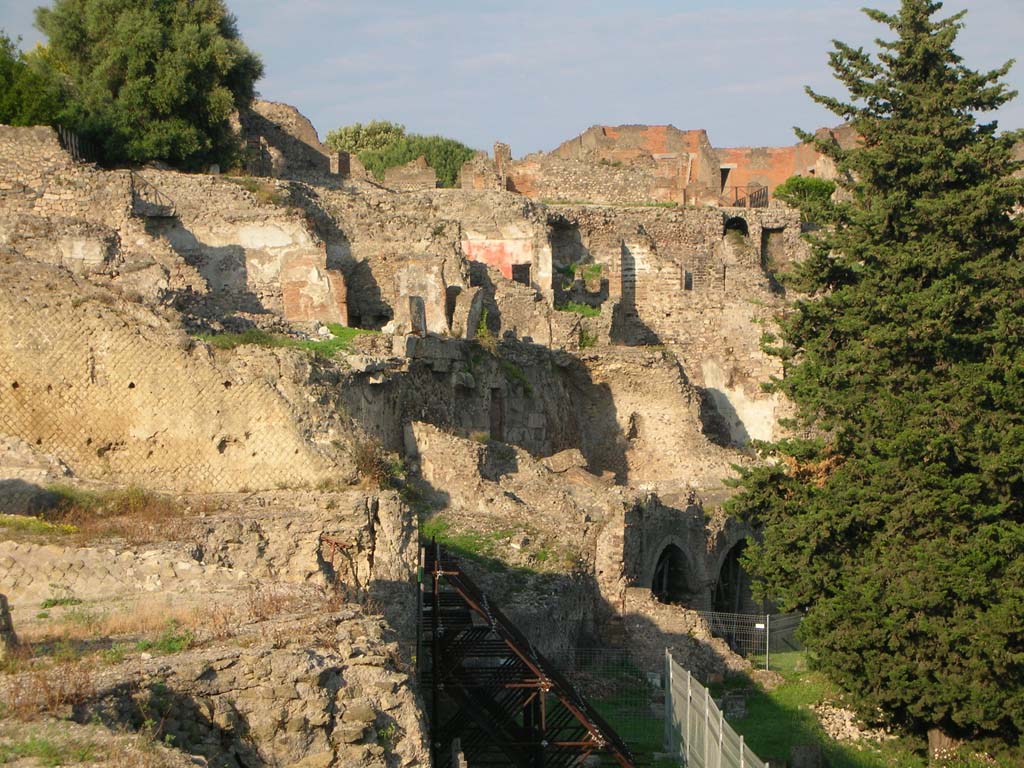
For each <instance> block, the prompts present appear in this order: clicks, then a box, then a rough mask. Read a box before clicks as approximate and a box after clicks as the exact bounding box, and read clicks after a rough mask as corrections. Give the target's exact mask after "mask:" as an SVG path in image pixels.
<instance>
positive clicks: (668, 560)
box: [651, 544, 690, 603]
mask: <svg viewBox="0 0 1024 768" xmlns="http://www.w3.org/2000/svg"><path fill="white" fill-rule="evenodd" d="M687 571H688V569H687V567H686V555H684V554H683V550H681V549H680V548H679V547H677V546H676V545H675V544H669V545H668V546H667V547H665V549H664V550H662V553H661V556H660V557H659V558H658V564H657V565H656V566H655V567H654V578H652V579H651V592H652V593H654V596H655V597H656V598H658V600H660V601H661V602H663V603H685V602H687V601H688V600H689V599H690V581H689V574H688V572H687Z"/></svg>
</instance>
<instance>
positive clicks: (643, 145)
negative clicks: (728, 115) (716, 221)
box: [495, 125, 720, 205]
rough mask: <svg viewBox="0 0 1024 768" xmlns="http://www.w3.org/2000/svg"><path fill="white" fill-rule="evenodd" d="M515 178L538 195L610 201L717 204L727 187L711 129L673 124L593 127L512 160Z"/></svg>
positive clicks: (511, 182) (517, 186)
mask: <svg viewBox="0 0 1024 768" xmlns="http://www.w3.org/2000/svg"><path fill="white" fill-rule="evenodd" d="M497 166H498V162H497V160H496V161H495V168H497ZM507 179H508V181H507V183H508V188H509V189H512V190H513V191H516V192H519V193H521V194H524V195H527V196H528V197H533V198H535V199H542V200H561V201H575V202H588V203H598V204H606V205H644V204H651V203H669V202H674V203H679V204H686V203H690V204H704V203H717V200H718V193H719V189H720V178H719V161H718V156H717V154H716V153H715V150H714V149H713V148H712V146H711V142H710V141H709V140H708V137H707V134H706V133H705V132H704V131H700V130H698V131H680V130H679V129H677V128H675V127H674V126H671V125H650V126H649V125H620V126H615V127H612V126H593V127H592V128H589V129H588V130H586V131H584V132H583V133H582V134H580V135H579V136H577V137H575V138H573V139H570V140H569V141H566V142H565V143H563V144H562V145H561V146H559V147H558V148H556V149H555V150H553V151H552V152H551V153H549V154H544V153H538V154H535V155H531V156H529V157H526V158H524V159H523V160H522V161H520V162H512V163H509V170H508V172H507Z"/></svg>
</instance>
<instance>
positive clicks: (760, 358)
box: [552, 206, 806, 443]
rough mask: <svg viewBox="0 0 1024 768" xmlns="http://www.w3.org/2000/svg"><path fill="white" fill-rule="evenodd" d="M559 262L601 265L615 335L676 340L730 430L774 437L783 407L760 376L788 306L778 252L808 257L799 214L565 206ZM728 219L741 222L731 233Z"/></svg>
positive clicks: (559, 219) (631, 340)
mask: <svg viewBox="0 0 1024 768" xmlns="http://www.w3.org/2000/svg"><path fill="white" fill-rule="evenodd" d="M554 210H555V211H557V214H556V215H555V216H553V217H552V230H553V234H554V235H555V236H554V237H553V245H554V249H553V255H552V259H553V263H554V265H555V267H556V269H558V268H565V267H566V266H569V265H572V264H573V263H576V262H580V261H582V262H583V263H593V264H599V265H601V268H602V278H603V279H604V280H607V291H608V298H607V302H608V303H609V304H612V305H614V306H615V316H614V318H613V320H612V324H611V338H612V340H613V341H617V342H619V343H625V344H641V343H643V344H670V345H672V347H673V349H674V351H675V352H676V354H677V355H678V357H679V359H680V361H681V362H682V364H683V368H684V370H685V371H686V375H687V376H688V377H689V379H690V381H692V382H693V383H694V384H696V385H697V386H699V387H702V388H704V389H705V390H706V391H707V392H708V393H709V395H710V396H711V397H713V398H714V403H715V404H716V405H717V406H718V409H719V411H720V412H721V413H722V416H723V419H724V420H725V424H724V425H723V429H724V430H725V434H726V436H727V437H728V438H730V439H732V440H733V441H736V442H740V443H743V442H746V440H747V439H749V438H750V437H755V438H758V439H768V438H770V437H771V436H772V435H773V434H774V432H773V430H774V426H773V425H774V423H775V417H776V416H778V415H780V413H781V410H780V409H781V408H782V407H783V405H782V403H781V401H779V400H777V398H775V397H769V396H766V395H765V394H764V393H763V392H761V390H760V383H761V382H763V381H767V380H768V379H769V378H770V377H771V376H773V375H777V374H779V373H780V372H781V371H780V369H779V363H778V361H777V360H775V359H774V358H771V357H769V356H768V355H766V354H765V353H764V352H763V351H762V350H761V347H760V340H761V336H762V333H763V332H764V330H765V329H766V328H768V327H770V326H771V323H772V322H773V317H774V314H775V313H776V312H778V311H780V310H781V308H782V307H783V306H784V300H783V297H782V296H781V294H779V293H778V288H777V286H776V285H775V284H774V282H773V279H772V275H771V272H770V270H769V269H766V267H768V266H772V265H771V264H767V262H769V261H770V258H769V257H772V258H774V259H776V260H777V261H779V262H780V263H781V265H782V266H785V265H786V264H788V263H789V262H791V261H792V260H795V259H798V258H801V254H802V252H803V249H804V248H805V247H806V246H805V244H804V243H803V242H802V241H801V239H800V224H799V216H798V214H797V213H796V212H794V211H790V210H788V209H784V208H765V209H742V210H741V209H726V210H717V209H683V210H679V211H675V210H659V209H653V210H643V209H615V208H607V207H603V208H597V207H582V206H559V207H557V208H556V209H554ZM727 225H730V226H733V227H741V228H744V229H746V231H747V232H748V234H747V235H746V236H744V235H743V234H742V231H741V230H739V229H737V230H736V231H735V232H734V233H732V234H730V235H729V236H725V234H724V229H725V227H726V226H727Z"/></svg>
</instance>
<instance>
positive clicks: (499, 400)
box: [339, 317, 630, 483]
mask: <svg viewBox="0 0 1024 768" xmlns="http://www.w3.org/2000/svg"><path fill="white" fill-rule="evenodd" d="M488 324H490V317H488ZM444 346H445V347H446V348H449V349H450V350H451V351H452V355H451V356H450V357H447V358H446V359H445V361H444V362H445V365H444V370H442V371H435V370H433V368H432V367H431V365H430V362H431V361H428V360H420V359H416V358H414V359H413V360H411V361H410V364H409V366H408V367H407V368H406V369H405V370H402V371H395V372H392V373H390V374H389V375H388V376H386V377H383V378H381V377H379V376H377V375H375V374H374V373H372V372H368V373H354V374H352V375H351V377H350V378H349V379H348V382H347V383H346V385H344V386H342V387H341V389H340V391H339V396H340V399H341V401H342V403H343V405H344V408H345V411H346V412H347V413H348V415H349V416H351V418H352V419H354V420H355V422H356V423H357V424H358V425H359V426H360V427H361V428H362V429H363V430H364V431H365V432H366V433H367V434H369V435H372V436H373V437H375V438H376V439H378V440H379V441H380V442H381V444H382V445H383V446H384V447H385V448H386V449H387V450H389V451H402V450H404V445H405V444H404V435H405V425H406V424H408V423H410V422H413V421H423V422H426V423H428V424H432V425H434V426H437V427H440V428H442V429H446V430H455V431H456V432H460V433H462V434H469V433H471V432H474V431H485V432H489V433H490V435H491V436H492V437H498V436H499V435H500V436H501V437H502V438H505V440H504V442H509V443H513V444H515V445H518V446H519V447H521V448H523V449H524V450H527V451H529V452H531V453H533V454H534V455H537V456H544V455H548V454H553V453H558V452H560V451H564V450H566V449H569V448H579V449H580V451H581V452H582V453H583V455H584V457H585V458H586V459H587V462H588V464H587V468H588V469H589V470H590V471H591V472H592V473H594V474H597V475H600V474H602V473H604V472H609V471H610V472H612V473H614V475H615V478H616V481H617V482H619V483H626V482H627V481H628V478H629V471H628V463H627V460H626V452H627V451H628V450H629V447H630V446H629V442H628V440H627V439H626V437H625V435H624V433H623V430H622V428H621V427H620V425H619V423H618V421H617V411H616V408H615V401H614V399H613V397H612V393H611V389H610V387H609V386H608V385H607V384H597V383H595V382H594V381H593V379H592V377H591V375H590V371H589V370H588V369H587V367H586V365H584V364H583V363H582V362H580V361H579V360H578V359H576V358H575V357H572V356H571V355H567V354H565V353H562V352H557V351H556V352H552V351H551V350H549V349H548V348H547V347H544V346H542V345H538V344H532V343H529V342H525V341H519V340H515V339H508V338H506V339H504V340H502V341H501V342H500V344H499V346H498V348H497V351H498V354H497V355H492V354H491V353H490V352H487V351H485V350H484V349H483V348H482V347H481V346H480V345H479V344H476V343H473V342H469V341H464V340H447V341H445V342H444ZM526 360H529V361H531V362H530V363H529V364H528V363H526V362H524V361H526ZM515 361H519V363H521V365H520V364H517V362H515ZM466 374H469V375H468V376H467V375H466ZM496 393H497V394H496ZM531 413H533V414H535V415H537V416H539V415H543V421H544V430H545V434H544V437H543V440H542V441H541V442H535V443H531V444H524V442H522V441H521V440H519V439H512V440H509V439H507V437H508V435H509V432H510V431H511V429H510V428H515V430H514V431H515V432H517V433H519V434H523V433H526V432H530V431H531V430H528V429H523V428H522V427H523V420H524V419H529V418H530V414H531ZM524 439H525V440H527V441H528V438H524Z"/></svg>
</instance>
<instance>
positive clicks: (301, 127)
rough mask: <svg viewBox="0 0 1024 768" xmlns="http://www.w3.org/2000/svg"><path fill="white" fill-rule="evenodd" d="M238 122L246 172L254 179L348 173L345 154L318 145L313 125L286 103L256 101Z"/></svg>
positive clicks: (348, 164)
mask: <svg viewBox="0 0 1024 768" xmlns="http://www.w3.org/2000/svg"><path fill="white" fill-rule="evenodd" d="M238 121H239V125H240V129H241V133H242V138H243V140H244V141H245V146H246V150H245V157H244V159H245V163H246V166H247V168H246V170H247V171H248V172H249V173H251V174H252V175H254V176H274V177H277V178H299V179H305V178H310V177H312V178H324V177H329V176H332V175H333V176H349V175H351V174H352V170H353V168H352V162H351V159H350V157H349V155H348V153H347V152H335V151H333V150H330V149H328V148H327V147H326V146H324V145H323V144H321V143H320V137H319V136H318V135H317V132H316V129H315V128H314V127H313V124H312V123H311V122H310V121H309V119H308V118H307V117H306V116H305V115H303V114H302V113H301V112H299V111H298V110H297V109H296V108H295V107H293V106H291V105H289V104H279V103H277V102H273V101H262V100H259V99H257V100H256V101H254V102H253V103H252V106H251V107H250V108H249V109H247V110H243V111H242V112H241V113H240V114H239V115H238ZM356 162H357V163H358V161H356Z"/></svg>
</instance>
